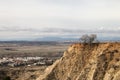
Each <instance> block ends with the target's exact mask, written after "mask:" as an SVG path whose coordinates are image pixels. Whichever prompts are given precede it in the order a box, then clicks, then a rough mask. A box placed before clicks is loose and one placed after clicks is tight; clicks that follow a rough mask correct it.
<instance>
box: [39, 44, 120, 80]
mask: <svg viewBox="0 0 120 80" xmlns="http://www.w3.org/2000/svg"><path fill="white" fill-rule="evenodd" d="M37 80H120V43H98V44H97V43H94V44H92V45H88V44H73V45H71V46H70V47H69V48H68V50H66V51H65V52H64V55H63V57H62V58H61V59H60V60H58V61H56V62H55V63H54V64H53V65H52V66H50V67H48V68H47V69H46V71H45V74H44V75H42V76H40V77H39V78H38V79H37Z"/></svg>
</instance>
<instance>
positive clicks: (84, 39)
mask: <svg viewBox="0 0 120 80" xmlns="http://www.w3.org/2000/svg"><path fill="white" fill-rule="evenodd" d="M96 38H97V36H96V34H91V35H87V34H85V35H82V37H81V38H80V40H81V41H82V42H83V43H88V44H92V43H93V42H94V41H95V40H96Z"/></svg>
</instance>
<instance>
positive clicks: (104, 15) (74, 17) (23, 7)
mask: <svg viewBox="0 0 120 80" xmlns="http://www.w3.org/2000/svg"><path fill="white" fill-rule="evenodd" d="M83 34H97V35H98V36H100V37H120V35H119V34H120V0H0V40H34V39H36V38H41V37H48V36H56V37H63V38H66V37H75V38H79V37H80V36H81V35H83Z"/></svg>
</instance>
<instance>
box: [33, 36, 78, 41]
mask: <svg viewBox="0 0 120 80" xmlns="http://www.w3.org/2000/svg"><path fill="white" fill-rule="evenodd" d="M76 40H79V39H78V38H61V37H43V38H37V39H36V40H35V41H76Z"/></svg>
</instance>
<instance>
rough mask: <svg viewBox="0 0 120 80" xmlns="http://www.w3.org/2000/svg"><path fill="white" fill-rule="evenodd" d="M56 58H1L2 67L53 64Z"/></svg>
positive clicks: (0, 64)
mask: <svg viewBox="0 0 120 80" xmlns="http://www.w3.org/2000/svg"><path fill="white" fill-rule="evenodd" d="M54 61H55V60H54V59H50V58H47V57H13V58H9V57H3V58H0V66H1V67H6V66H7V67H20V66H42V65H51V64H53V62H54Z"/></svg>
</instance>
